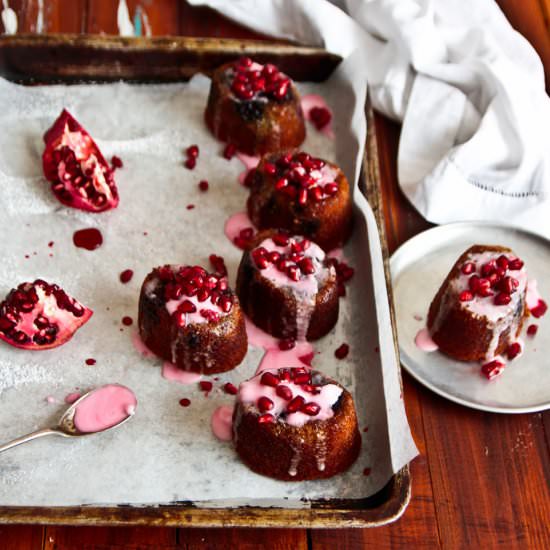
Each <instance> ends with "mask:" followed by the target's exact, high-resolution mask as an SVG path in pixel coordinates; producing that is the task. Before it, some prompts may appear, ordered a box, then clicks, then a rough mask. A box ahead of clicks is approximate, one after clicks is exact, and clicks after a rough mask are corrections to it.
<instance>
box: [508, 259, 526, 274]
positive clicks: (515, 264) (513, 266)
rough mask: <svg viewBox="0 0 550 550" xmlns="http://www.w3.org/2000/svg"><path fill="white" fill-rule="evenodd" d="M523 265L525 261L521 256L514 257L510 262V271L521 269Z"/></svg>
mask: <svg viewBox="0 0 550 550" xmlns="http://www.w3.org/2000/svg"><path fill="white" fill-rule="evenodd" d="M522 267H523V261H522V260H520V259H519V258H514V259H513V260H509V262H508V269H509V270H510V271H519V270H520V269H521V268H522Z"/></svg>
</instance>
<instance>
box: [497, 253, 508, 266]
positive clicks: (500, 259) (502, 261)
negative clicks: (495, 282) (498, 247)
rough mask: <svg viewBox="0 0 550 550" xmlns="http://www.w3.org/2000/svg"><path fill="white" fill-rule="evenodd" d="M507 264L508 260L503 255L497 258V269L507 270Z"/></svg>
mask: <svg viewBox="0 0 550 550" xmlns="http://www.w3.org/2000/svg"><path fill="white" fill-rule="evenodd" d="M509 264H510V262H509V261H508V258H507V257H506V256H505V255H504V254H502V255H501V256H499V257H498V258H497V265H498V267H500V268H502V269H508V266H509Z"/></svg>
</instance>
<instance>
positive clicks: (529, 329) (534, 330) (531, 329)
mask: <svg viewBox="0 0 550 550" xmlns="http://www.w3.org/2000/svg"><path fill="white" fill-rule="evenodd" d="M537 330H539V326H538V325H529V326H528V327H527V334H528V335H529V336H535V334H536V333H537Z"/></svg>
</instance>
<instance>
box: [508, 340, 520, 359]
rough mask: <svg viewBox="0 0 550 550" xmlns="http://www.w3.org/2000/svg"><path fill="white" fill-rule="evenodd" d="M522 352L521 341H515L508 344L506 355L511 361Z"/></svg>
mask: <svg viewBox="0 0 550 550" xmlns="http://www.w3.org/2000/svg"><path fill="white" fill-rule="evenodd" d="M520 353H521V345H520V344H519V342H514V343H513V344H510V345H509V346H508V349H507V350H506V356H507V357H508V359H509V360H510V361H511V360H512V359H514V358H515V357H517V356H518V355H519V354H520Z"/></svg>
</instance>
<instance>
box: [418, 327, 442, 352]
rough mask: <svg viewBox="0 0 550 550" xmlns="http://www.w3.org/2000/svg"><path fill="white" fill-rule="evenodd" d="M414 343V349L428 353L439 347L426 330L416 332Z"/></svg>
mask: <svg viewBox="0 0 550 550" xmlns="http://www.w3.org/2000/svg"><path fill="white" fill-rule="evenodd" d="M414 343H415V344H416V347H417V348H419V349H421V350H422V351H427V352H430V351H436V350H437V349H439V346H438V345H437V344H436V343H435V342H434V341H433V340H432V337H431V336H430V333H429V332H428V329H427V328H423V329H421V330H419V331H418V333H417V334H416V337H415V339H414Z"/></svg>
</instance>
